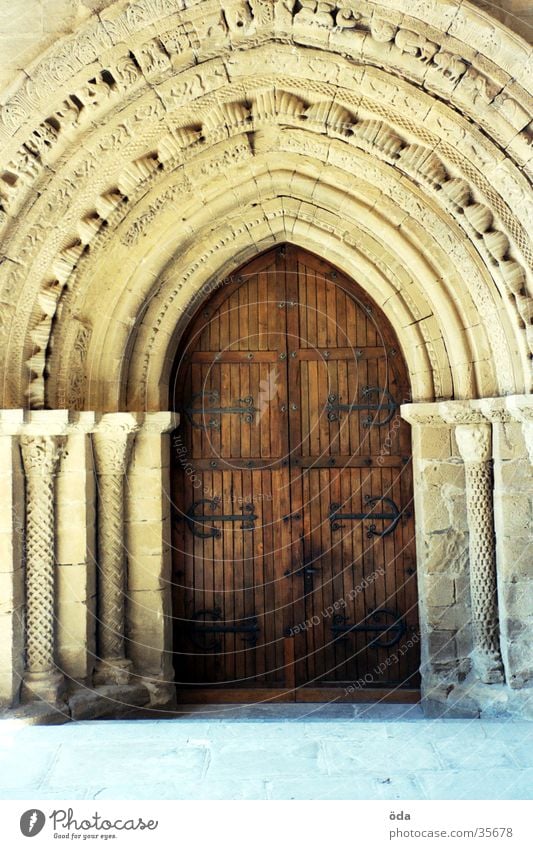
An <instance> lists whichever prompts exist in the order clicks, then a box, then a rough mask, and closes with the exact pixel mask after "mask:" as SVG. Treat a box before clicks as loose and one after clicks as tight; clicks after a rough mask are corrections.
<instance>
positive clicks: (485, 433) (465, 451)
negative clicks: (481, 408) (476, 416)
mask: <svg viewBox="0 0 533 849" xmlns="http://www.w3.org/2000/svg"><path fill="white" fill-rule="evenodd" d="M491 435H492V428H491V426H490V424H489V423H488V422H487V421H483V422H480V423H477V424H458V425H456V426H455V438H456V440H457V446H458V448H459V451H460V454H461V457H462V458H463V461H464V462H465V463H486V462H487V461H488V460H490V458H491V447H492V439H491Z"/></svg>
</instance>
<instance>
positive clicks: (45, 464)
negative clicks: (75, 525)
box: [20, 422, 65, 702]
mask: <svg viewBox="0 0 533 849" xmlns="http://www.w3.org/2000/svg"><path fill="white" fill-rule="evenodd" d="M32 424H33V426H35V424H36V423H35V422H33V423H32ZM41 427H42V423H41ZM20 446H21V451H22V461H23V465H24V473H25V476H26V672H25V675H24V686H23V695H24V696H25V698H30V699H31V698H32V697H35V696H38V697H40V698H42V699H44V700H46V701H52V702H55V701H57V700H58V699H59V698H60V697H61V696H62V694H63V687H64V679H63V674H62V673H61V671H60V670H59V669H58V668H57V665H56V627H55V619H56V617H55V556H54V551H55V522H54V515H55V509H54V476H55V474H56V471H57V467H58V463H59V459H60V457H61V453H62V451H63V449H64V446H65V437H64V436H59V435H55V434H54V435H45V436H43V435H39V436H35V435H34V436H32V435H23V436H21V438H20Z"/></svg>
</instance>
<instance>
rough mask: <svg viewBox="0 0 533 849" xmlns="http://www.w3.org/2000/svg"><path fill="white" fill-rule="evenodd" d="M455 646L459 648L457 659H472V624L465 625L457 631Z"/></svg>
mask: <svg viewBox="0 0 533 849" xmlns="http://www.w3.org/2000/svg"><path fill="white" fill-rule="evenodd" d="M455 645H456V646H457V657H460V658H468V657H470V655H471V653H472V651H473V649H474V637H473V633H472V627H471V623H470V622H467V623H465V624H463V626H462V627H461V628H459V630H458V631H457V633H456V635H455Z"/></svg>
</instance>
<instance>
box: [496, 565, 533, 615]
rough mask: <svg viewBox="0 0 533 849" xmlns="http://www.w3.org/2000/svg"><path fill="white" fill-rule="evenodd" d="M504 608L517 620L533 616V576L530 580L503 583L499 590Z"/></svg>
mask: <svg viewBox="0 0 533 849" xmlns="http://www.w3.org/2000/svg"><path fill="white" fill-rule="evenodd" d="M498 590H499V595H500V597H501V599H502V602H503V605H504V608H505V610H506V611H508V612H509V615H510V616H514V617H516V618H519V617H522V618H523V619H526V617H532V616H533V576H532V575H531V574H530V576H529V580H525V581H514V582H512V583H508V582H502V583H501V584H500V586H499V588H498Z"/></svg>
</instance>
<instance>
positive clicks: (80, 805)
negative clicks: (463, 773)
mask: <svg viewBox="0 0 533 849" xmlns="http://www.w3.org/2000/svg"><path fill="white" fill-rule="evenodd" d="M531 814H532V805H531V803H530V802H507V801H501V802H494V801H491V802H464V801H461V802H453V801H447V802H422V801H416V802H407V801H406V802H402V801H398V802H393V803H391V802H382V801H379V802H378V801H368V802H360V801H357V802H355V801H354V802H345V801H343V802H335V801H319V802H316V801H313V802H305V801H281V802H279V801H249V802H248V801H244V802H241V801H239V802H222V801H220V802H216V801H214V802H200V801H192V802H191V801H175V802H168V801H165V802H162V801H153V802H151V801H145V800H143V801H102V802H98V801H89V802H88V801H73V802H68V801H59V800H52V801H50V800H47V801H39V800H35V801H32V802H28V801H3V802H0V815H1V822H2V831H1V834H0V845H1V846H2V847H5V849H15V847H21V846H24V847H32V849H41V847H42V849H44V847H52V846H54V847H56V848H57V847H58V846H61V845H65V844H66V843H67V841H69V843H68V845H72V843H77V844H78V845H80V846H81V845H84V846H88V845H90V846H104V845H107V846H113V847H116V849H126V847H130V846H132V847H137V846H143V847H147V849H148V847H157V849H171V847H182V846H186V847H187V849H219V847H222V849H225V847H231V849H292V847H294V849H328V847H331V849H333V847H337V849H359V847H361V849H363V847H364V849H368V848H369V847H371V849H381V847H390V849H394V847H395V846H397V847H406V846H408V847H420V849H427V847H434V846H435V847H437V846H439V847H443V848H444V847H449V849H452V847H461V846H469V847H477V846H479V847H481V846H484V847H487V849H488V847H501V849H507V847H508V848H509V849H531V847H532V846H533V835H532V827H531ZM528 815H529V817H528ZM33 841H34V842H33Z"/></svg>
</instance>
